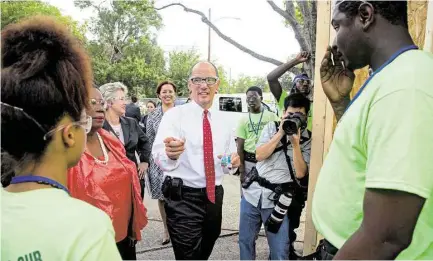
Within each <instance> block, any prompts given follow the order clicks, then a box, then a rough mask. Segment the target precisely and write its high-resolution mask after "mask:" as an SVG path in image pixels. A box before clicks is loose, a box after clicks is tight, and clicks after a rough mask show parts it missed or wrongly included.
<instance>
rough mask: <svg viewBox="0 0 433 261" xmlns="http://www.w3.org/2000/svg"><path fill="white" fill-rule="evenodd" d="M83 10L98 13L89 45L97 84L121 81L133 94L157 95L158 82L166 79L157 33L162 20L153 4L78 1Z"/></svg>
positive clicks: (144, 1)
mask: <svg viewBox="0 0 433 261" xmlns="http://www.w3.org/2000/svg"><path fill="white" fill-rule="evenodd" d="M74 3H75V5H76V6H78V7H79V8H81V9H85V8H91V9H93V10H94V11H96V18H95V19H93V20H92V22H91V23H90V31H91V32H92V33H93V35H94V37H95V39H94V40H93V41H91V42H89V44H88V50H89V52H90V53H91V56H92V59H93V69H94V73H95V81H96V83H97V84H104V83H107V82H111V81H121V82H123V83H124V84H125V85H126V86H128V89H129V91H130V92H132V93H134V94H136V95H139V96H140V95H141V96H154V95H155V94H154V93H155V87H156V85H157V83H158V82H159V81H160V80H161V79H163V78H164V70H165V61H164V54H163V50H162V49H161V48H160V47H159V46H158V45H157V43H156V38H155V35H154V32H155V31H157V30H158V29H159V28H160V27H161V17H160V16H159V15H158V13H157V12H156V11H155V9H154V7H153V2H152V1H149V0H141V1H114V0H109V1H108V0H106V1H100V2H95V1H89V0H86V1H82V0H76V1H74Z"/></svg>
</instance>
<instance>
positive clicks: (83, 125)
mask: <svg viewBox="0 0 433 261" xmlns="http://www.w3.org/2000/svg"><path fill="white" fill-rule="evenodd" d="M1 40H2V44H1V55H2V56H1V64H2V69H1V79H2V81H1V137H2V143H1V149H2V157H1V161H2V179H3V178H4V176H7V175H10V174H11V173H13V174H14V177H12V179H11V181H10V184H5V185H7V187H6V188H5V189H2V190H1V197H2V204H1V213H2V219H1V228H2V229H1V233H2V242H1V248H2V251H1V259H2V260H77V261H78V260H89V261H90V260H120V259H121V258H120V255H119V252H118V251H117V248H116V245H115V241H114V231H113V226H112V224H111V221H110V219H109V218H108V216H107V215H106V214H105V213H104V212H103V211H101V210H99V209H97V208H95V207H93V206H91V205H89V204H87V203H85V202H83V201H81V200H77V199H74V198H72V197H70V196H69V191H68V189H67V188H66V186H67V169H68V168H70V167H73V166H74V165H76V164H77V162H78V161H79V160H80V157H81V155H82V153H83V150H84V148H85V143H86V133H87V132H88V131H90V125H91V119H90V118H89V117H88V116H87V114H86V111H85V108H86V106H87V101H88V90H89V89H90V88H91V86H92V71H91V66H90V61H89V58H88V56H87V55H86V54H85V52H84V49H83V48H82V47H81V46H80V45H79V43H78V42H77V40H76V39H75V38H73V37H72V36H71V35H70V33H69V31H68V29H66V28H65V27H64V26H62V25H60V24H58V23H56V22H55V21H54V20H52V19H50V18H48V17H35V18H31V19H29V20H26V21H23V22H20V23H18V24H12V25H9V26H7V27H6V28H5V29H4V30H3V31H2V34H1ZM4 164H6V165H4ZM3 171H5V172H3Z"/></svg>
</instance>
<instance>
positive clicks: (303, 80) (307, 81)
mask: <svg viewBox="0 0 433 261" xmlns="http://www.w3.org/2000/svg"><path fill="white" fill-rule="evenodd" d="M296 83H300V84H311V80H306V79H298V80H296Z"/></svg>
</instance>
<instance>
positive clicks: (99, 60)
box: [88, 37, 165, 97]
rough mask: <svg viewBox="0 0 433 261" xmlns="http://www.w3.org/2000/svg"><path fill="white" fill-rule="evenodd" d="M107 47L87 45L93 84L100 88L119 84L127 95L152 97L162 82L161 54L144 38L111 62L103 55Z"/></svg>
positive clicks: (162, 63) (159, 50)
mask: <svg viewBox="0 0 433 261" xmlns="http://www.w3.org/2000/svg"><path fill="white" fill-rule="evenodd" d="M107 49H110V46H107V45H104V44H101V43H99V42H95V41H93V42H90V43H89V44H88V50H89V52H90V53H91V54H92V60H93V68H94V75H95V83H96V84H97V85H102V84H104V83H108V82H114V81H120V82H122V83H124V84H125V85H126V86H127V87H128V89H129V92H132V93H134V94H136V95H138V96H140V97H155V88H156V85H157V84H158V82H159V81H161V80H162V79H164V65H165V61H164V52H163V50H162V49H161V48H160V47H158V46H156V45H154V43H152V42H151V41H150V40H149V39H147V38H146V37H142V39H140V41H139V42H137V43H132V44H129V45H128V46H125V48H124V50H123V54H122V58H121V59H119V60H118V61H116V62H111V61H110V57H109V56H108V55H107V54H106V53H107Z"/></svg>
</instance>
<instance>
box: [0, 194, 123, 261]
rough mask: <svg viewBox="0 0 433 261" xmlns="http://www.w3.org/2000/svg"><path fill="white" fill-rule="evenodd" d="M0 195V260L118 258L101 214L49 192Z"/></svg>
mask: <svg viewBox="0 0 433 261" xmlns="http://www.w3.org/2000/svg"><path fill="white" fill-rule="evenodd" d="M0 190H1V191H0V195H1V201H0V204H1V233H2V237H1V249H2V250H1V258H0V259H1V260H23V261H24V260H34V261H36V260H68V261H105V260H113V261H116V260H122V258H121V257H120V254H119V251H118V249H117V246H116V243H115V240H114V230H113V225H112V224H111V220H110V218H109V217H108V215H107V214H105V213H104V212H103V211H102V210H100V209H97V208H96V207H93V206H91V205H89V204H87V203H86V202H84V201H81V200H78V199H75V198H72V197H70V196H69V195H68V194H66V193H65V192H64V191H62V190H60V189H54V188H46V189H37V190H32V191H26V192H20V193H11V192H8V191H6V190H4V189H0Z"/></svg>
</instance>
